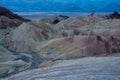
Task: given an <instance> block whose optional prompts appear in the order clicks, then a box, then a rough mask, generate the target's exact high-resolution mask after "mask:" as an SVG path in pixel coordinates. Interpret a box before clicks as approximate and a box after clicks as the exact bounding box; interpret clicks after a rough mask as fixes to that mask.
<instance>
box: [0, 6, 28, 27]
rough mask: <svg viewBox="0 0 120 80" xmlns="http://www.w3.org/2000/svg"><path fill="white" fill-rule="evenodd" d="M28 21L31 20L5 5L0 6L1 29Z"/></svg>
mask: <svg viewBox="0 0 120 80" xmlns="http://www.w3.org/2000/svg"><path fill="white" fill-rule="evenodd" d="M28 21H30V20H28V19H24V18H22V17H21V16H19V15H17V14H14V13H12V12H11V11H9V10H8V9H6V8H4V7H0V29H6V28H13V27H18V26H19V25H20V24H22V23H23V22H28Z"/></svg>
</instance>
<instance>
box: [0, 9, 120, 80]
mask: <svg viewBox="0 0 120 80" xmlns="http://www.w3.org/2000/svg"><path fill="white" fill-rule="evenodd" d="M0 9H1V10H0V79H1V80H120V67H119V66H120V57H119V56H120V14H119V13H118V12H114V13H113V14H109V15H97V14H91V15H88V16H84V17H74V18H73V17H68V16H63V15H58V16H55V17H52V18H45V19H41V20H38V21H30V20H27V19H23V18H22V17H20V16H18V15H16V14H13V13H12V12H10V11H9V10H7V9H5V8H2V7H1V8H0ZM6 12H7V13H6ZM4 13H6V14H4Z"/></svg>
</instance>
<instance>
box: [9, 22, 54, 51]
mask: <svg viewBox="0 0 120 80" xmlns="http://www.w3.org/2000/svg"><path fill="white" fill-rule="evenodd" d="M10 35H11V37H10V40H9V46H8V48H9V49H10V50H15V51H20V52H21V51H29V52H30V51H32V50H34V48H35V46H36V45H37V44H38V43H39V42H40V41H45V40H49V39H51V38H53V37H54V36H55V35H56V31H55V30H54V29H53V28H52V27H51V26H50V25H48V24H46V23H43V22H29V23H23V24H21V25H20V26H19V27H18V28H16V29H15V30H13V31H12V32H11V34H10Z"/></svg>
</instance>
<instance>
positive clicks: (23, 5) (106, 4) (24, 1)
mask: <svg viewBox="0 0 120 80" xmlns="http://www.w3.org/2000/svg"><path fill="white" fill-rule="evenodd" d="M0 6H4V7H6V8H9V9H10V10H12V11H14V12H49V11H54V12H113V11H120V9H119V7H120V1H119V0H0Z"/></svg>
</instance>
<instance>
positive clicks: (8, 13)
mask: <svg viewBox="0 0 120 80" xmlns="http://www.w3.org/2000/svg"><path fill="white" fill-rule="evenodd" d="M0 16H6V17H8V18H10V19H18V20H20V21H25V22H28V21H30V20H27V19H24V18H22V17H21V16H19V15H17V14H14V13H12V12H11V11H10V10H8V9H6V8H4V7H0Z"/></svg>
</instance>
